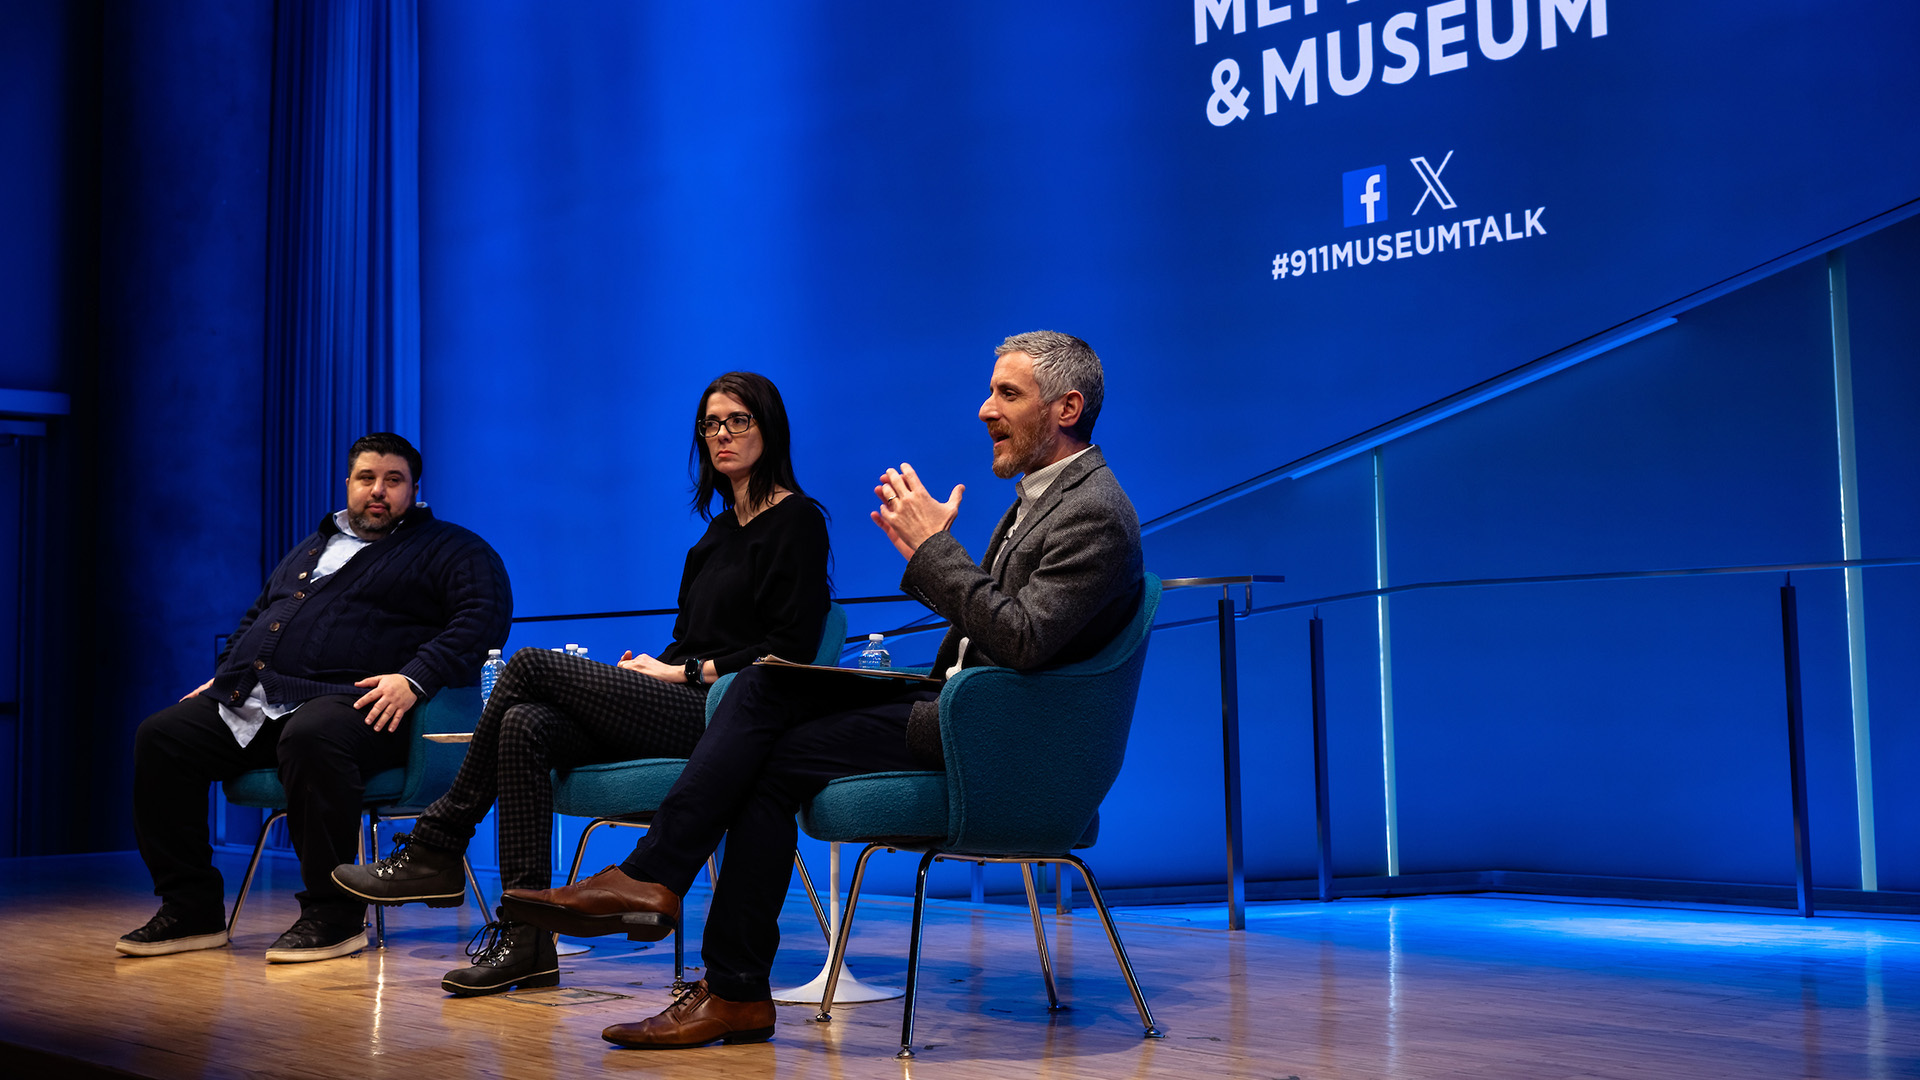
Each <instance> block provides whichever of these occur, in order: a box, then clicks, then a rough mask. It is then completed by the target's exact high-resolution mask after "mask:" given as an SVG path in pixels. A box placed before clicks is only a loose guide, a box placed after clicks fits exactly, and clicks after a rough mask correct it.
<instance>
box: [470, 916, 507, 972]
mask: <svg viewBox="0 0 1920 1080" xmlns="http://www.w3.org/2000/svg"><path fill="white" fill-rule="evenodd" d="M482 937H485V938H486V940H485V941H481V940H480V939H481V938H482ZM506 953H507V924H506V923H504V922H501V921H500V920H498V919H495V920H494V921H493V922H490V923H488V924H487V925H485V926H483V927H481V928H480V929H478V930H475V931H474V932H473V937H471V938H469V939H468V940H467V958H468V959H469V960H472V961H473V964H474V966H475V967H479V966H481V965H483V964H489V963H491V964H493V965H495V966H497V965H498V964H499V962H500V961H501V960H502V959H504V958H505V956H506Z"/></svg>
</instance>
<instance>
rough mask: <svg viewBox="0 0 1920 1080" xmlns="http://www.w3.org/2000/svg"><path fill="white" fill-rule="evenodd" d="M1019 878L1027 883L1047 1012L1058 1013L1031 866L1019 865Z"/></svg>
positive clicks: (1049, 957)
mask: <svg viewBox="0 0 1920 1080" xmlns="http://www.w3.org/2000/svg"><path fill="white" fill-rule="evenodd" d="M1020 876H1021V877H1022V878H1023V879H1025V881H1026V883H1027V910H1028V911H1029V912H1031V913H1032V914H1033V942H1034V944H1035V945H1038V946H1039V947H1040V976H1041V977H1042V978H1043V979H1045V980H1046V982H1047V1011H1048V1012H1059V1011H1061V1010H1062V1009H1064V1008H1066V1006H1064V1005H1062V1004H1060V995H1059V994H1058V993H1056V992H1055V991H1054V988H1053V957H1052V956H1051V955H1050V954H1049V953H1048V952H1047V930H1046V927H1044V926H1042V925H1041V923H1040V894H1039V893H1038V892H1037V891H1036V890H1035V889H1034V887H1033V864H1032V863H1021V864H1020Z"/></svg>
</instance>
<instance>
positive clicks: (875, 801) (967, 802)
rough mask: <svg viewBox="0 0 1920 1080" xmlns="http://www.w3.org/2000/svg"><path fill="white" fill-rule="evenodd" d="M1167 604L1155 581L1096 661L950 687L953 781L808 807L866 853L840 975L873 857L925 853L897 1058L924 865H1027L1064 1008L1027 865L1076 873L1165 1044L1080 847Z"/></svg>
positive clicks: (1046, 971)
mask: <svg viewBox="0 0 1920 1080" xmlns="http://www.w3.org/2000/svg"><path fill="white" fill-rule="evenodd" d="M1159 604H1160V579H1159V578H1158V577H1156V576H1154V575H1152V574H1148V575H1146V582H1145V586H1144V588H1143V590H1142V593H1141V598H1140V606H1139V609H1138V610H1137V611H1136V612H1135V613H1134V617H1133V620H1132V622H1130V623H1129V624H1128V625H1127V627H1126V628H1125V629H1124V630H1122V631H1121V633H1120V634H1119V635H1118V636H1117V637H1116V638H1114V640H1113V641H1112V642H1110V643H1109V644H1108V645H1107V646H1106V648H1104V649H1102V650H1101V651H1100V652H1099V654H1097V655H1095V656H1093V657H1092V658H1090V659H1088V660H1085V661H1082V662H1080V663H1077V664H1070V665H1067V666H1065V667H1060V668H1054V669H1052V670H1048V671H1039V672H1030V673H1026V674H1022V673H1020V672H1017V671H1013V670H1011V669H1008V668H993V667H979V668H968V669H966V670H964V671H962V672H960V673H959V674H957V675H955V676H954V677H953V678H951V679H948V680H947V681H946V684H945V686H944V688H943V689H942V690H941V693H940V728H941V731H940V737H941V745H942V747H943V750H944V754H945V759H946V768H945V770H944V771H940V772H887V773H869V774H866V775H862V776H848V777H843V778H841V779H839V780H835V781H833V782H832V783H830V784H828V785H827V786H826V787H825V788H824V789H823V790H821V792H820V793H819V794H818V795H816V796H814V798H813V800H812V801H811V802H810V803H809V804H808V805H807V806H806V807H804V808H802V810H801V814H800V823H801V826H802V827H803V828H805V829H806V831H807V833H808V835H811V836H814V837H816V838H818V839H821V840H827V841H836V842H850V841H860V842H863V843H865V844H866V845H867V847H866V848H865V850H863V851H862V852H861V853H860V859H859V861H858V862H857V863H856V864H855V865H854V871H853V883H852V887H851V888H850V889H849V890H848V895H847V908H846V917H845V918H844V919H843V920H842V921H841V924H840V932H839V934H838V935H837V936H836V937H835V939H834V943H833V957H832V959H831V960H830V961H829V962H828V965H827V969H828V971H830V972H833V973H836V975H837V973H838V971H839V969H840V964H841V961H842V960H843V959H844V958H845V956H846V950H847V940H848V937H849V935H851V933H852V927H853V917H854V910H855V907H856V905H857V904H858V903H859V900H860V880H861V877H862V876H863V875H864V874H865V873H866V868H867V860H868V859H869V858H871V857H872V856H873V854H874V853H875V852H876V851H881V850H889V851H892V850H900V851H916V852H921V853H922V855H921V859H920V872H919V876H918V880H917V883H916V885H915V889H914V898H913V928H912V931H911V934H912V940H911V941H910V942H909V944H908V953H907V990H906V1013H905V1016H904V1018H903V1020H902V1022H901V1029H900V1053H899V1056H900V1057H902V1058H910V1057H912V1056H913V1009H914V996H915V990H916V983H917V981H918V977H919V967H920V930H921V923H922V915H923V912H924V909H925V906H926V899H927V868H928V867H929V866H930V865H931V864H932V863H933V862H934V861H935V860H936V859H954V860H961V861H967V862H976V863H988V862H1002V863H1019V864H1021V867H1020V868H1021V873H1022V875H1023V876H1024V878H1025V880H1026V887H1027V905H1028V908H1029V909H1030V910H1031V911H1032V913H1033V932H1034V940H1035V943H1036V944H1037V945H1038V947H1039V950H1040V970H1041V973H1042V976H1043V977H1044V979H1045V982H1046V987H1047V1000H1048V1003H1049V1006H1050V1007H1052V1008H1055V1009H1057V1008H1059V1007H1060V1004H1059V995H1058V993H1057V992H1056V991H1055V987H1054V982H1053V965H1052V961H1051V959H1050V958H1049V955H1048V951H1047V939H1046V932H1045V930H1044V929H1043V927H1042V925H1041V922H1040V907H1039V903H1038V899H1037V897H1036V895H1035V891H1034V884H1033V870H1032V865H1031V864H1035V863H1042V864H1044V863H1053V864H1055V865H1065V866H1072V867H1074V868H1075V869H1077V870H1079V871H1080V874H1081V876H1082V878H1083V879H1084V880H1085V881H1086V885H1087V892H1088V894H1089V895H1090V896H1091V897H1092V899H1093V902H1094V906H1095V907H1096V908H1097V909H1098V910H1099V913H1100V918H1101V921H1102V923H1103V924H1104V925H1105V927H1106V931H1107V939H1108V941H1109V942H1110V943H1111V944H1112V945H1113V953H1114V957H1115V959H1117V960H1118V961H1119V963H1120V971H1121V974H1122V975H1124V976H1125V978H1126V981H1127V988H1128V989H1129V990H1131V991H1132V993H1133V1002H1134V1006H1135V1007H1136V1008H1137V1009H1138V1010H1139V1012H1140V1021H1141V1023H1142V1025H1144V1027H1145V1029H1146V1035H1147V1036H1148V1037H1149V1038H1159V1037H1160V1032H1159V1030H1158V1029H1157V1028H1155V1027H1154V1023H1153V1014H1152V1013H1151V1012H1150V1011H1149V1010H1148V1008H1147V1000H1146V997H1145V996H1144V995H1142V994H1141V992H1140V984H1139V982H1138V981H1137V980H1136V979H1135V978H1134V974H1133V966H1132V965H1131V964H1130V963H1128V961H1127V953H1126V949H1125V947H1124V946H1123V945H1122V944H1121V943H1120V933H1119V931H1118V929H1116V928H1115V926H1114V922H1113V916H1112V914H1111V913H1110V912H1109V911H1108V910H1107V905H1106V901H1105V900H1104V899H1103V898H1102V897H1101V895H1100V889H1099V886H1098V885H1097V884H1096V883H1095V882H1094V878H1093V872H1092V871H1091V870H1089V869H1088V868H1087V865H1086V864H1085V863H1084V862H1082V861H1081V860H1080V859H1079V858H1078V857H1077V856H1075V855H1074V854H1073V850H1074V849H1075V848H1084V847H1089V846H1091V845H1092V844H1093V841H1094V839H1095V837H1096V836H1097V835H1098V832H1099V818H1098V813H1099V808H1100V801H1101V800H1102V799H1103V798H1105V797H1106V794H1107V790H1108V789H1109V788H1111V787H1112V786H1113V781H1114V779H1115V778H1116V777H1117V776H1118V775H1119V774H1120V763H1121V759H1122V758H1123V757H1124V756H1125V754H1126V748H1127V733H1128V730H1129V729H1130V728H1131V726H1132V723H1133V705H1134V699H1135V697H1136V696H1137V695H1138V693H1139V690H1140V673H1141V670H1142V669H1143V668H1144V667H1145V665H1146V658H1147V635H1148V632H1149V631H1150V630H1151V629H1152V626H1153V617H1154V612H1155V611H1156V610H1157V609H1158V608H1159ZM834 982H835V975H829V977H828V982H827V989H826V994H825V999H824V1000H823V1001H822V1002H821V1005H820V1019H821V1020H828V1019H831V1016H832V1009H833V991H834Z"/></svg>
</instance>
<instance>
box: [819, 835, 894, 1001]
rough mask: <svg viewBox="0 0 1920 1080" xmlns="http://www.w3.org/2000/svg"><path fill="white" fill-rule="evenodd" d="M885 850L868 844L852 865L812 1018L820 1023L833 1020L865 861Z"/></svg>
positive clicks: (865, 868)
mask: <svg viewBox="0 0 1920 1080" xmlns="http://www.w3.org/2000/svg"><path fill="white" fill-rule="evenodd" d="M885 848H886V845H884V844H868V845H867V846H866V847H865V848H864V849H862V850H861V852H860V858H859V859H857V860H855V862H854V864H853V884H851V885H849V886H848V887H847V906H846V907H845V908H843V909H841V911H840V934H839V936H838V937H836V938H834V939H833V948H832V949H831V950H830V951H829V952H828V956H829V959H828V961H827V987H826V991H825V992H824V993H822V994H821V995H820V1014H819V1015H818V1016H815V1017H814V1019H815V1020H817V1021H819V1022H820V1023H823V1024H824V1023H827V1022H829V1021H831V1020H832V1019H833V991H834V989H835V988H836V987H838V986H839V985H840V965H841V964H843V963H845V962H846V959H847V940H848V939H849V938H851V937H852V936H853V911H854V909H855V908H857V907H859V906H860V883H861V881H863V880H865V878H866V876H867V860H868V859H871V858H873V853H874V852H876V851H881V850H884V849H885Z"/></svg>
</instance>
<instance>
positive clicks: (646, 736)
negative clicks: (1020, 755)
mask: <svg viewBox="0 0 1920 1080" xmlns="http://www.w3.org/2000/svg"><path fill="white" fill-rule="evenodd" d="M791 445H792V442H791V438H790V435H789V432H788V428H787V409H786V405H785V403H784V402H782V401H781V400H780V391H779V390H778V389H777V388H776V387H775V386H774V385H773V383H772V382H771V381H769V380H768V379H767V378H766V377H765V376H763V375H756V374H754V373H752V372H748V371H735V372H729V373H728V374H725V375H722V376H720V377H719V378H718V379H715V380H714V381H713V382H712V383H711V384H710V385H708V387H707V389H706V392H705V393H704V394H702V395H701V396H700V402H699V406H698V408H697V409H696V410H695V411H694V423H693V449H692V452H691V454H690V455H689V459H688V466H689V471H691V472H693V473H694V474H695V475H694V493H693V508H694V510H695V511H696V512H698V513H699V514H700V516H701V517H703V518H705V519H706V520H707V522H708V526H707V532H706V535H704V536H702V537H701V538H700V542H699V543H696V544H695V545H693V548H692V549H691V550H689V551H688V552H687V561H686V567H685V569H684V570H682V572H681V575H680V597H679V608H680V613H679V615H678V616H677V617H676V618H675V619H674V624H673V640H672V641H670V642H668V643H667V646H666V648H664V649H661V650H660V652H659V654H658V655H657V656H649V655H647V654H645V653H642V654H640V655H638V656H635V655H634V654H633V653H631V652H629V653H627V654H625V655H624V656H622V657H621V658H620V662H619V664H618V665H609V664H602V663H599V662H598V661H593V660H588V659H586V658H584V657H577V656H569V655H566V654H564V653H556V652H551V651H549V650H546V649H521V650H520V651H519V652H517V653H515V654H514V656H513V660H512V661H511V662H509V663H508V664H507V668H506V670H505V671H504V672H502V673H501V676H500V679H499V681H498V682H497V683H496V684H495V685H494V688H493V695H492V697H490V698H489V699H488V701H487V705H486V708H485V709H484V710H482V711H481V713H480V720H479V722H478V723H477V724H476V725H475V726H474V732H473V742H472V744H471V745H470V746H469V747H468V749H467V757H466V760H465V762H463V763H462V764H461V766H460V773H459V775H458V776H457V777H456V778H455V779H454V782H453V787H452V788H451V789H450V790H449V791H448V792H447V794H446V795H445V796H444V797H442V798H441V799H440V800H439V801H438V802H435V803H434V804H433V805H432V806H431V807H428V808H427V812H426V813H424V814H422V815H421V816H420V819H419V820H418V821H417V822H416V823H415V824H414V828H413V831H412V832H411V833H404V834H400V835H398V836H395V837H394V842H395V846H394V850H393V853H392V854H390V855H388V856H387V857H386V858H384V859H381V860H380V861H378V862H375V863H371V864H368V865H365V866H354V865H345V866H341V867H339V868H337V869H335V870H334V872H333V878H334V881H336V882H338V883H339V885H340V887H341V888H344V889H346V890H347V891H348V892H351V893H353V894H355V895H357V896H362V897H365V898H366V899H368V900H371V901H374V902H375V903H382V904H404V903H412V902H416V901H418V902H424V903H427V904H432V905H435V906H446V907H451V906H455V905H457V904H459V903H460V902H461V899H462V897H463V896H464V894H465V890H466V882H465V879H464V877H463V875H462V869H461V855H462V853H463V852H465V850H466V847H467V842H468V841H469V840H471V839H472V838H473V831H474V826H476V825H478V824H479V823H480V820H481V819H482V818H483V817H485V816H486V813H487V808H488V807H489V806H491V805H492V804H493V802H494V800H495V798H496V797H497V798H498V800H499V803H500V813H499V817H498V822H497V825H498V831H499V838H500V878H501V885H502V887H503V888H509V889H511V888H540V889H544V888H548V887H550V886H551V885H552V873H553V870H552V865H551V861H552V857H551V849H552V829H553V785H552V782H551V779H550V777H549V775H548V773H549V770H550V769H570V768H575V767H578V766H580V765H585V764H589V763H593V762H601V761H625V760H627V759H629V758H644V757H686V756H688V755H689V754H690V753H691V752H692V751H693V746H694V744H695V743H696V742H698V741H699V740H700V736H701V733H702V732H703V731H704V730H705V727H706V701H707V687H708V686H710V685H711V684H712V683H713V681H714V680H715V679H717V678H719V677H720V676H722V675H725V674H728V673H729V672H733V671H738V670H740V669H741V668H743V667H745V666H747V665H748V664H751V663H753V662H754V660H756V659H758V658H759V657H762V656H765V655H767V654H769V653H771V654H773V655H776V656H780V657H784V658H786V659H790V660H800V661H810V660H812V659H813V657H814V655H815V653H817V652H818V651H819V646H820V631H821V628H822V626H823V624H824V623H825V621H826V616H827V603H828V601H827V593H828V582H827V526H826V518H825V515H824V514H823V513H822V511H821V509H820V506H819V504H817V503H815V502H814V501H813V500H812V499H810V498H808V497H807V495H806V493H805V492H804V491H802V490H801V488H800V483H799V481H798V480H796V479H795V478H794V474H793V460H792V454H791ZM716 494H717V495H719V496H720V507H721V510H720V513H719V514H717V515H716V514H714V513H713V512H712V509H711V507H712V504H713V497H714V496H715V495H716ZM475 938H476V944H475V945H474V946H471V947H469V949H468V951H467V954H468V956H470V957H472V959H473V964H472V965H471V966H469V967H465V968H460V969H458V970H455V971H450V972H448V973H447V975H446V977H445V978H444V979H442V980H441V983H440V985H441V986H442V987H444V988H445V989H446V990H447V991H448V992H449V993H452V994H454V995H457V996H461V997H465V996H469V995H474V994H492V993H498V992H500V991H502V990H506V989H508V988H510V987H513V986H521V987H533V986H555V985H558V983H559V981H560V974H559V963H558V962H557V960H556V958H555V955H554V946H553V935H552V934H549V933H545V932H543V931H539V930H536V929H534V928H533V927H531V926H528V925H526V924H524V923H514V922H508V921H506V920H505V919H504V918H502V919H500V920H497V921H495V922H491V923H488V924H487V926H486V927H485V928H484V929H483V931H482V933H480V934H477V935H475Z"/></svg>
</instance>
